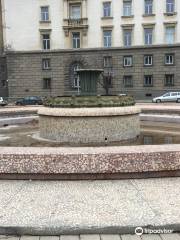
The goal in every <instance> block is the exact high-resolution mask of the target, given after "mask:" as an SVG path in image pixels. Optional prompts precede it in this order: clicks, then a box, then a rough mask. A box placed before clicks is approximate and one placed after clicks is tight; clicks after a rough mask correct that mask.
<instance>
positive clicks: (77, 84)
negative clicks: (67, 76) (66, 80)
mask: <svg viewBox="0 0 180 240" xmlns="http://www.w3.org/2000/svg"><path fill="white" fill-rule="evenodd" d="M78 69H80V66H79V65H74V66H73V73H74V76H73V87H74V88H80V79H79V75H78V74H77V72H76V71H77V70H78Z"/></svg>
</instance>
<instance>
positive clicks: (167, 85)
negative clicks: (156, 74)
mask: <svg viewBox="0 0 180 240" xmlns="http://www.w3.org/2000/svg"><path fill="white" fill-rule="evenodd" d="M170 76H171V77H173V79H172V84H169V83H167V77H170ZM174 82H175V75H174V74H165V78H164V86H165V87H174V85H175V84H174Z"/></svg>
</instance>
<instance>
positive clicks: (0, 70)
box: [0, 1, 8, 97]
mask: <svg viewBox="0 0 180 240" xmlns="http://www.w3.org/2000/svg"><path fill="white" fill-rule="evenodd" d="M3 26H4V25H3V21H2V6H1V1H0V97H7V96H8V82H7V67H6V57H5V55H4V54H3V50H4V43H3Z"/></svg>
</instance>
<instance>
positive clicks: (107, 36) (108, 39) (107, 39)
mask: <svg viewBox="0 0 180 240" xmlns="http://www.w3.org/2000/svg"><path fill="white" fill-rule="evenodd" d="M103 34H104V47H106V48H108V47H111V45H112V31H109V30H108V31H104V32H103Z"/></svg>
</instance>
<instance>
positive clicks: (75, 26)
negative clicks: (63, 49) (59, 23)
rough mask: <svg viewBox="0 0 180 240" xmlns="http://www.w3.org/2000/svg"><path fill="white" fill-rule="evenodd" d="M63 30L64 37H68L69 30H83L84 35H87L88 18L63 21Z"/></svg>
mask: <svg viewBox="0 0 180 240" xmlns="http://www.w3.org/2000/svg"><path fill="white" fill-rule="evenodd" d="M63 29H64V31H65V35H66V36H69V31H70V30H80V29H81V30H83V33H84V35H86V34H87V29H88V18H78V19H71V18H68V19H64V26H63Z"/></svg>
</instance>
